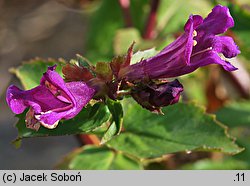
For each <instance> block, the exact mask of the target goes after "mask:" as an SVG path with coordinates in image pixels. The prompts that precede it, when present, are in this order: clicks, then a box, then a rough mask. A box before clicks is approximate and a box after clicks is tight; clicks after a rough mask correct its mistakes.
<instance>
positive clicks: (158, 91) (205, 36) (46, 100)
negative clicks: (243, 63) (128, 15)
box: [6, 5, 240, 130]
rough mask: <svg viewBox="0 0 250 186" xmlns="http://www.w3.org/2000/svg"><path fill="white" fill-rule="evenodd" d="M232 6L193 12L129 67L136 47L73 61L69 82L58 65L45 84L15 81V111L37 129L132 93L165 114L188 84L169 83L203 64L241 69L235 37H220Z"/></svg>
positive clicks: (67, 70)
mask: <svg viewBox="0 0 250 186" xmlns="http://www.w3.org/2000/svg"><path fill="white" fill-rule="evenodd" d="M233 25H234V21H233V18H232V17H231V15H230V12H229V10H228V8H227V7H223V6H221V5H217V6H216V7H214V8H213V10H212V12H211V13H210V14H209V15H208V16H207V17H206V18H205V19H203V18H202V17H201V16H199V15H191V16H190V17H189V19H188V21H187V23H186V24H185V27H184V31H185V32H184V33H183V34H182V35H181V36H179V37H178V38H177V39H176V40H175V41H174V42H173V43H171V44H170V45H168V46H166V47H165V48H164V49H163V50H162V51H160V52H159V53H158V54H157V55H155V56H153V57H151V58H148V59H143V60H141V61H140V62H138V63H136V64H132V65H130V62H131V58H132V55H133V45H134V44H132V46H131V47H130V48H129V50H128V53H127V55H125V56H122V57H116V58H114V59H113V60H112V61H111V62H110V63H103V62H99V63H97V65H96V66H95V67H94V66H92V65H89V64H88V65H82V66H81V65H71V64H67V65H65V67H64V68H63V73H64V78H65V79H64V80H63V79H62V77H60V75H59V74H58V73H56V72H55V68H56V67H55V66H53V67H49V68H48V70H47V72H45V73H44V75H43V77H42V79H41V82H40V85H39V86H37V87H35V88H33V89H31V90H27V91H23V90H20V89H19V88H17V87H16V86H13V85H11V86H10V87H9V88H8V90H7V95H6V100H7V103H8V105H9V106H10V108H11V109H12V111H13V112H14V113H16V114H20V113H22V112H24V110H25V109H26V108H28V107H29V111H28V112H27V114H26V124H27V127H29V128H32V129H35V130H38V128H39V126H40V124H41V125H43V126H44V127H47V128H55V127H56V126H57V124H58V122H59V121H60V120H61V119H71V118H73V117H74V116H76V115H77V114H78V113H79V112H80V111H81V109H82V108H83V107H84V106H85V105H86V104H87V103H88V102H89V101H90V100H91V99H96V100H105V99H106V98H109V99H114V100H116V99H122V98H123V96H124V95H130V96H132V97H133V98H134V99H135V100H136V101H137V102H138V103H139V104H140V105H141V106H142V107H144V108H146V109H148V110H150V111H152V112H160V108H161V107H163V106H167V105H171V104H174V103H176V102H178V101H179V97H180V94H181V92H182V91H183V86H182V85H181V83H180V82H179V81H178V80H174V81H167V80H166V78H173V77H177V76H181V75H184V74H188V73H191V72H193V71H194V70H196V69H197V68H199V67H202V66H206V65H209V64H219V65H221V66H222V67H223V68H224V69H225V70H227V71H233V70H236V69H237V68H235V67H234V66H233V65H232V64H230V63H229V62H228V61H226V58H232V57H235V56H237V55H238V54H239V53H240V51H239V49H238V47H237V46H236V44H235V43H234V41H233V39H232V38H231V37H228V36H219V35H218V34H222V33H224V32H225V31H227V29H228V28H230V27H233Z"/></svg>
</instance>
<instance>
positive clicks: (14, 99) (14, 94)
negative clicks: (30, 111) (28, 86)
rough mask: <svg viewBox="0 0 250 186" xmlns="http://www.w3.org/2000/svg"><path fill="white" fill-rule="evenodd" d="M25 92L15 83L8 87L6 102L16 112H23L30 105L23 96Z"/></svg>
mask: <svg viewBox="0 0 250 186" xmlns="http://www.w3.org/2000/svg"><path fill="white" fill-rule="evenodd" d="M23 92H24V91H22V90H20V89H19V88H18V87H16V86H15V85H11V86H9V87H8V89H7V92H6V102H7V103H8V105H9V107H10V109H11V110H12V112H14V113H15V114H21V113H22V112H23V111H24V110H25V109H26V108H27V107H28V106H27V105H26V104H25V102H24V99H23V98H22V97H23V95H24V94H23Z"/></svg>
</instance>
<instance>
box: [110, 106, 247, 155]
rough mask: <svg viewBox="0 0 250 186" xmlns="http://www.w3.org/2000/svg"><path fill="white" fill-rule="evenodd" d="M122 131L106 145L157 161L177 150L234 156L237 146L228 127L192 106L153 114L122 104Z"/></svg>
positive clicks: (239, 150)
mask: <svg viewBox="0 0 250 186" xmlns="http://www.w3.org/2000/svg"><path fill="white" fill-rule="evenodd" d="M125 105H126V106H127V110H126V111H127V112H125V118H124V127H125V132H123V133H121V134H120V135H119V136H116V137H114V138H113V139H112V140H110V141H109V142H108V143H107V144H108V146H109V147H112V148H114V149H116V150H119V151H122V152H124V153H127V154H130V155H133V156H135V157H138V158H156V157H161V156H163V155H165V154H169V153H175V152H180V151H194V150H199V151H219V152H224V153H227V154H236V153H239V152H241V151H242V150H243V149H242V148H240V147H238V146H237V145H236V144H235V143H234V141H233V139H232V138H231V137H230V136H229V135H228V133H227V128H226V127H225V126H223V125H222V124H220V123H218V122H217V121H216V120H215V117H214V116H212V115H208V114H206V113H205V112H204V109H202V108H200V107H197V106H195V105H193V104H184V103H179V104H175V105H172V106H168V107H165V108H164V109H163V112H164V114H165V115H156V114H153V113H150V112H149V111H147V110H144V109H142V108H141V107H140V106H139V105H137V104H135V105H134V104H133V105H132V104H128V103H126V104H125Z"/></svg>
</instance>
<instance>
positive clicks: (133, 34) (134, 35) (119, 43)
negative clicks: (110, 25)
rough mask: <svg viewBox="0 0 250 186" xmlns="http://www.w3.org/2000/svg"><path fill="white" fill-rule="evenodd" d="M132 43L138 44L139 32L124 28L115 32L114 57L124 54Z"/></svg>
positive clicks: (139, 39)
mask: <svg viewBox="0 0 250 186" xmlns="http://www.w3.org/2000/svg"><path fill="white" fill-rule="evenodd" d="M133 42H136V43H137V44H140V42H141V36H140V32H139V31H138V30H137V29H135V28H124V29H119V30H117V31H116V35H115V38H114V53H115V54H116V55H124V54H126V52H127V50H128V48H129V47H130V46H131V44H132V43H133Z"/></svg>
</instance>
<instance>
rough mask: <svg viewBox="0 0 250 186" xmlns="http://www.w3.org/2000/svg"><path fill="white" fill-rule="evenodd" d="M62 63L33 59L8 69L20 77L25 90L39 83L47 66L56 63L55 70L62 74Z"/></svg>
mask: <svg viewBox="0 0 250 186" xmlns="http://www.w3.org/2000/svg"><path fill="white" fill-rule="evenodd" d="M64 64H65V62H63V61H56V60H49V61H46V60H43V59H34V60H31V61H28V62H24V63H23V64H22V65H21V66H19V67H17V68H11V69H10V71H11V72H12V73H14V74H15V75H16V76H17V77H18V78H19V79H20V81H21V83H22V85H23V87H24V88H25V89H26V90H27V89H31V88H34V87H36V86H37V85H39V83H40V79H41V77H42V76H43V73H44V72H46V71H47V68H48V67H49V66H53V65H57V68H56V71H57V72H58V73H59V74H60V75H61V76H62V66H63V65H64Z"/></svg>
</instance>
